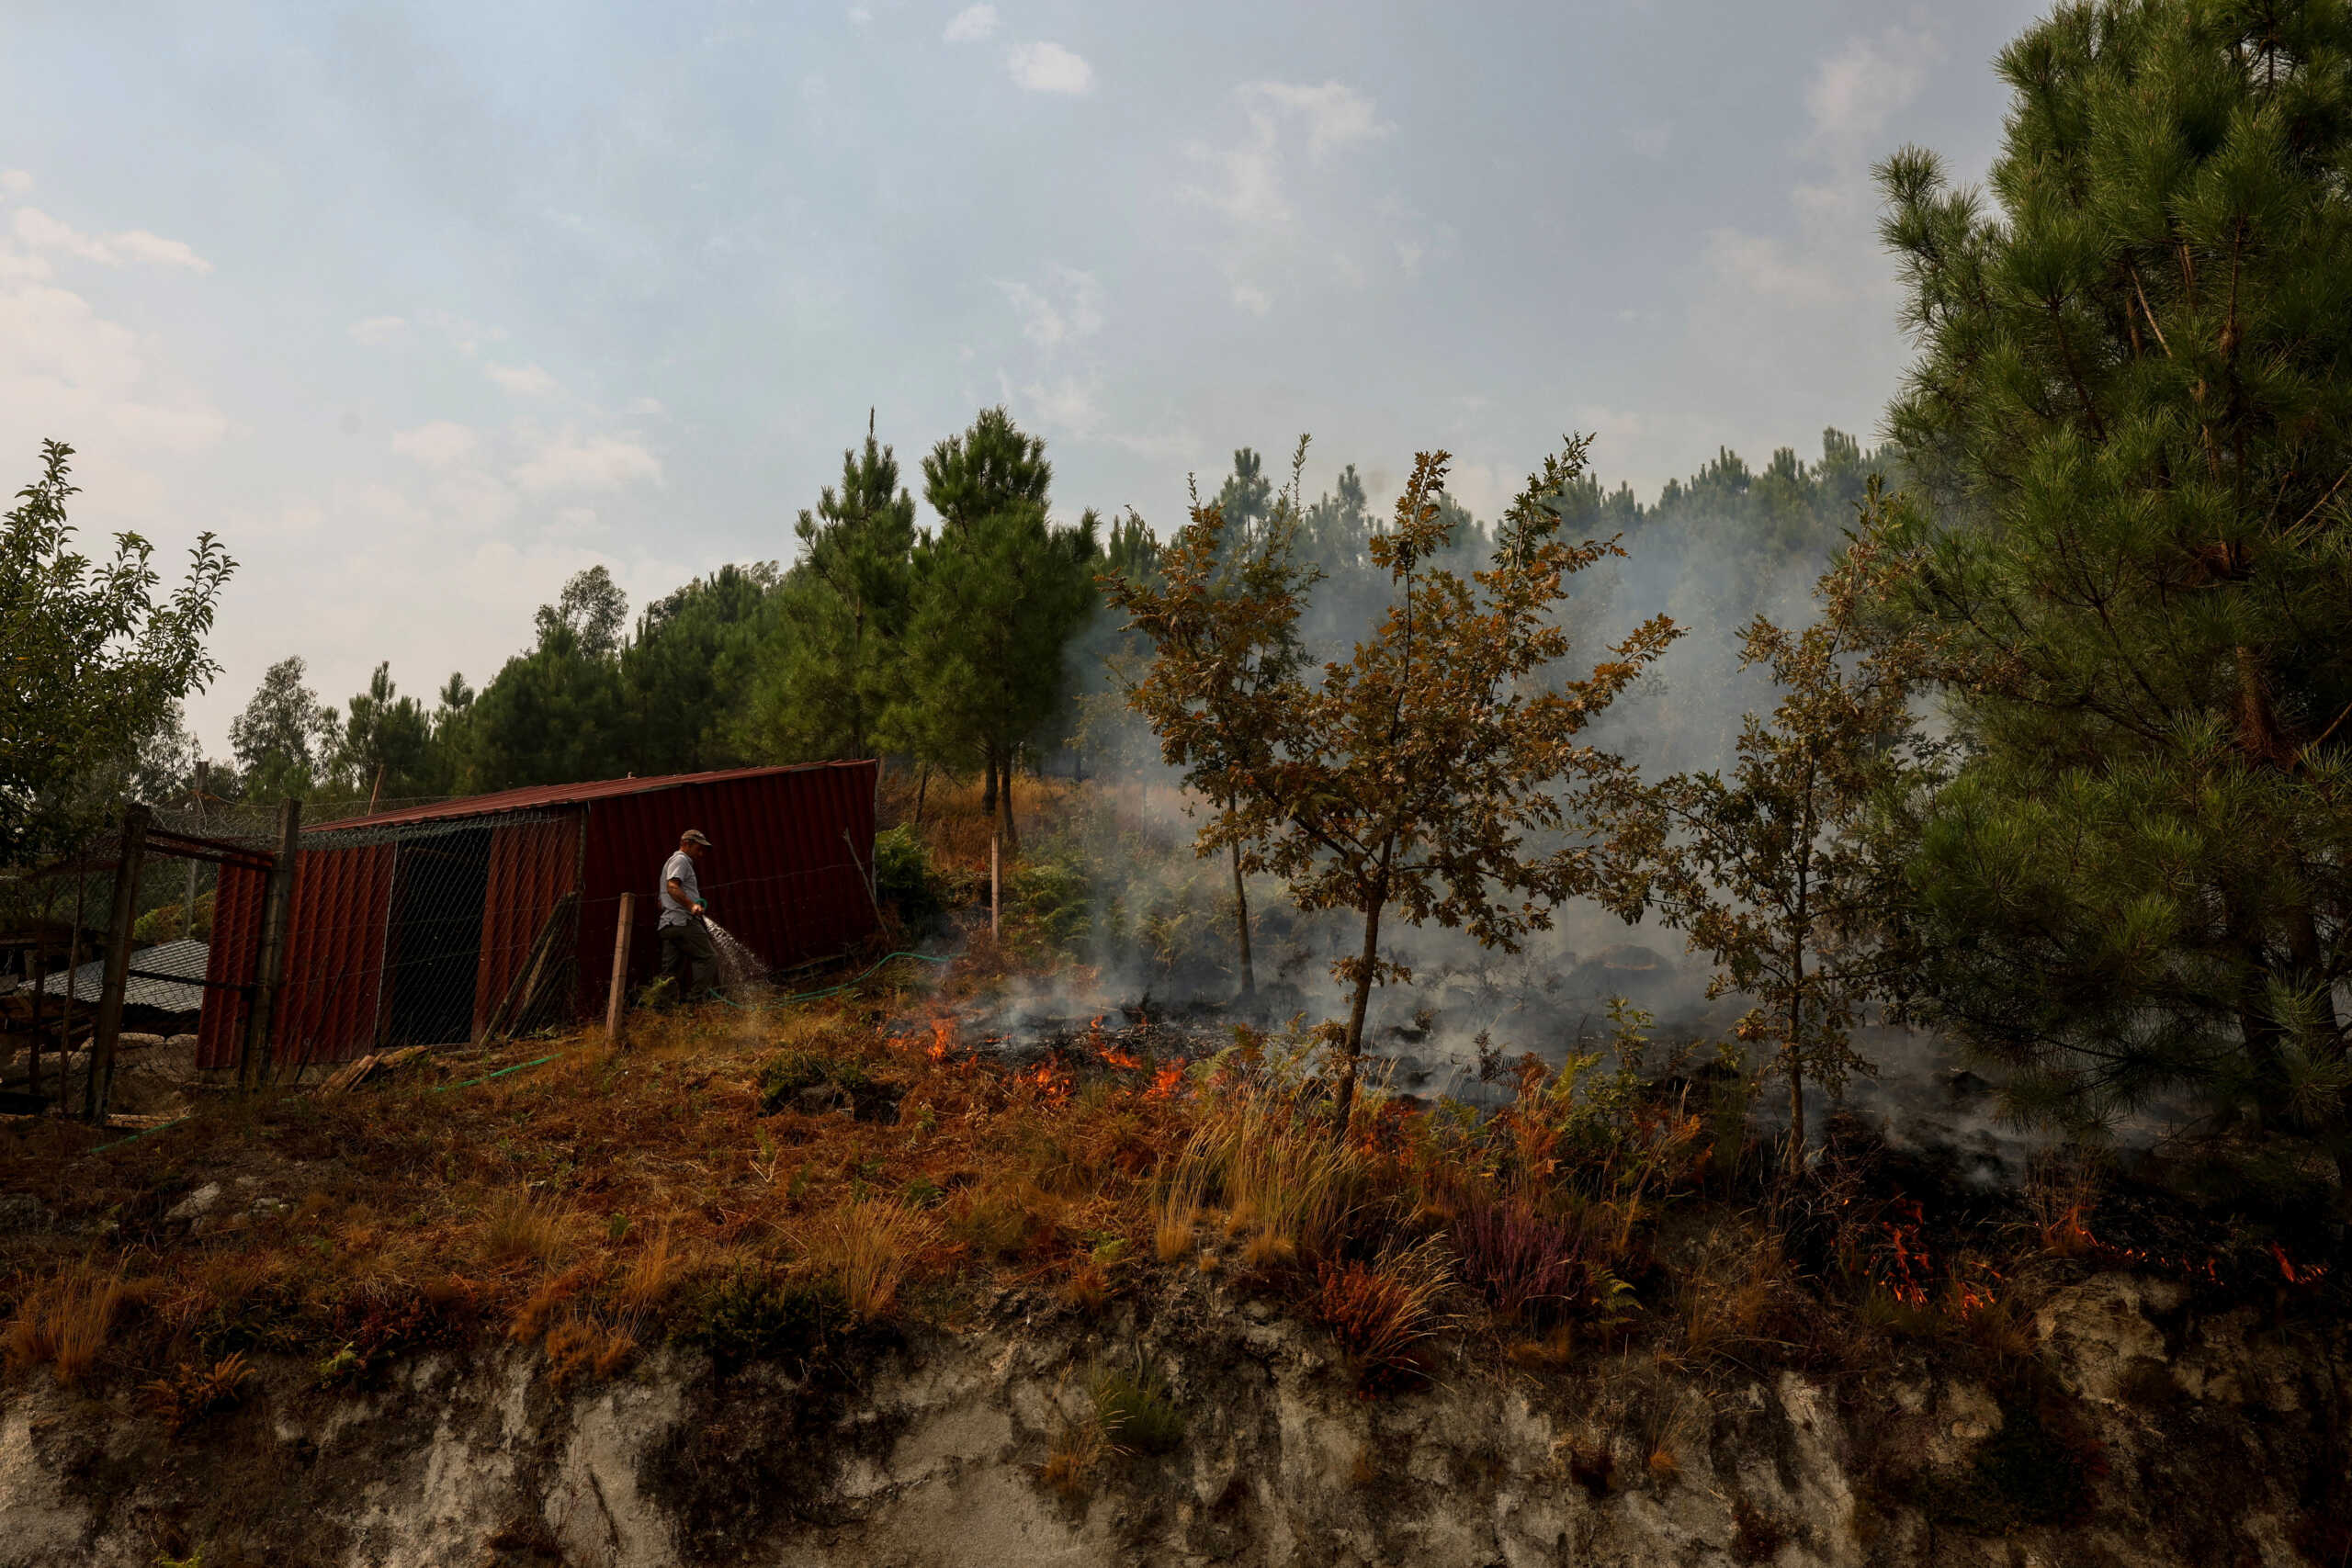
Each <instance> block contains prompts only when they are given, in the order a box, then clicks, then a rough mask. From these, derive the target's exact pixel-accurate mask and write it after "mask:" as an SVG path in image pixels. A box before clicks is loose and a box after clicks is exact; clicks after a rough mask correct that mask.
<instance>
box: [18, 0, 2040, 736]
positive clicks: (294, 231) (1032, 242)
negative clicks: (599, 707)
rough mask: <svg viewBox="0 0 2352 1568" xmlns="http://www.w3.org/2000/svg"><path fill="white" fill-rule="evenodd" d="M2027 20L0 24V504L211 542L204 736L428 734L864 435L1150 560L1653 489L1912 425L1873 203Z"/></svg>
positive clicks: (335, 19) (1528, 17) (694, 7)
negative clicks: (588, 610) (67, 502)
mask: <svg viewBox="0 0 2352 1568" xmlns="http://www.w3.org/2000/svg"><path fill="white" fill-rule="evenodd" d="M2040 9H2041V7H2040V6H2029V5H2025V4H2016V3H2012V0H1972V4H1970V5H1967V6H1935V7H1927V6H1907V5H1871V4H1861V3H1859V0H1589V3H1576V4H1571V3H1564V0H1548V3H1543V4H1528V5H1502V4H1493V5H1480V4H1469V3H1465V0H1455V3H1453V4H1447V5H1425V6H1402V5H1370V4H1351V5H1342V4H1338V3H1329V4H1266V3H1264V0H1257V3H1253V4H1239V5H1237V4H1228V3H1227V0H1192V3H1191V4H1187V5H1183V6H1141V5H1125V6H1080V5H1077V4H1068V3H1047V4H1027V3H1023V0H1001V3H997V4H973V5H965V4H961V3H960V0H946V3H944V4H929V3H923V0H851V3H842V0H831V3H827V4H808V5H800V4H759V3H754V0H662V3H660V4H642V5H640V4H602V5H592V4H584V3H581V0H567V3H565V4H560V5H559V4H553V3H529V0H523V3H508V4H502V5H497V6H485V5H482V4H481V3H480V0H471V3H468V4H454V3H452V4H442V3H419V4H411V5H405V6H354V5H342V4H334V3H330V0H285V3H257V0H200V3H189V4H184V5H156V4H141V3H139V0H100V3H93V0H64V3H58V4H51V3H49V0H0V480H5V481H6V489H7V490H10V491H13V490H15V489H16V488H17V486H18V485H20V484H22V483H24V482H26V481H27V480H29V479H31V478H32V477H33V474H34V472H35V471H36V469H35V465H36V462H37V458H38V452H39V445H40V441H41V440H42V439H43V438H44V437H52V436H53V437H56V438H58V439H61V440H63V441H66V442H68V443H70V444H71V445H72V446H74V447H75V448H76V454H77V455H76V457H75V459H74V464H75V477H76V479H77V481H78V482H79V483H80V484H81V485H82V487H83V493H82V494H81V495H80V496H78V497H76V498H75V502H74V511H73V516H74V521H75V523H76V524H77V525H79V526H80V527H81V528H82V529H83V530H84V547H85V549H94V548H96V547H99V546H101V545H102V544H103V541H104V536H106V535H107V534H110V533H113V532H115V531H118V530H123V529H133V530H136V531H138V532H139V533H140V534H141V536H144V537H146V538H148V539H149V540H151V541H153V544H154V545H155V547H156V548H157V554H158V561H159V564H160V565H161V566H162V567H163V568H164V571H165V573H166V577H167V581H168V578H169V574H170V573H171V572H172V571H174V570H176V568H177V566H178V564H179V562H180V561H181V560H182V559H183V558H184V557H185V552H186V550H187V547H188V546H189V545H190V544H191V543H192V541H193V540H194V538H195V537H196V536H197V535H198V532H199V531H203V530H209V531H211V532H213V533H215V534H217V535H219V536H220V538H221V539H222V540H223V541H224V542H225V544H226V545H227V547H228V548H229V550H230V552H231V554H232V556H234V557H235V558H236V559H237V561H238V562H239V566H238V569H237V571H236V574H235V576H234V578H233V579H232V582H231V585H230V587H229V588H228V590H227V592H226V594H225V595H224V597H223V599H222V602H221V605H220V620H219V624H218V626H217V629H216V635H215V637H214V651H215V654H216V657H217V658H218V659H219V660H220V663H221V664H222V666H223V672H222V674H221V676H220V679H219V681H218V682H216V683H215V684H214V686H213V687H212V688H211V689H210V690H209V691H208V692H206V693H205V694H201V695H199V696H198V697H196V698H194V699H192V700H191V702H190V704H189V710H188V717H189V722H190V726H191V728H194V729H195V730H196V731H197V733H198V737H199V738H200V739H202V740H203V741H204V742H205V743H206V745H207V747H208V749H209V750H211V751H213V752H214V754H216V755H225V754H226V750H227V746H226V735H227V728H228V721H229V718H230V717H231V716H232V715H233V714H234V713H235V712H236V711H237V710H238V709H239V708H240V707H242V706H243V703H244V701H245V699H246V697H247V696H248V695H249V694H251V692H252V690H253V688H254V684H255V683H256V682H258V680H259V678H260V676H261V673H262V671H263V670H264V669H265V668H266V666H267V665H268V664H270V663H271V662H272V661H274V660H278V659H282V658H284V657H286V656H287V655H288V654H296V653H299V654H300V655H301V656H302V657H303V658H304V659H305V660H308V662H309V666H310V670H311V678H312V681H313V683H314V684H315V685H316V686H317V687H318V689H319V691H320V693H321V694H322V696H323V697H325V698H326V699H327V700H328V701H330V702H335V703H340V702H342V701H343V700H344V699H345V698H346V697H347V696H348V695H349V694H351V693H353V692H356V691H358V690H361V689H363V688H364V687H365V685H366V682H367V679H368V672H369V671H371V670H372V669H373V668H374V667H375V665H376V664H377V663H378V661H379V660H390V663H391V671H392V676H393V678H394V680H395V681H396V682H398V683H399V684H400V686H401V689H402V690H403V691H409V692H413V693H415V694H418V695H420V696H429V694H431V692H432V691H433V690H435V688H437V687H438V686H439V685H440V684H441V682H443V681H445V680H446V679H447V676H448V675H449V674H450V672H451V671H462V672H463V673H464V674H465V675H466V676H467V678H468V679H469V681H471V682H473V683H474V684H476V685H477V686H478V685H480V684H481V682H483V681H484V680H486V679H487V678H488V677H490V676H491V675H492V674H494V673H495V672H496V671H497V668H498V666H499V664H500V663H501V662H502V661H503V660H504V659H505V658H507V657H508V656H510V655H511V654H513V653H515V652H516V651H518V650H520V649H522V648H523V647H524V646H525V645H526V643H528V641H529V640H530V637H531V612H532V610H533V609H534V608H535V607H536V606H537V605H538V604H544V603H547V602H548V601H551V600H552V599H553V598H554V597H555V595H556V593H557V592H558V590H559V589H560V586H561V584H562V582H563V581H564V580H565V579H566V578H567V577H568V576H570V575H571V573H572V572H574V571H577V570H581V569H582V568H583V567H586V566H589V565H593V564H596V563H599V562H601V563H603V564H605V566H607V567H608V568H609V569H610V570H611V571H612V572H613V574H614V576H615V578H616V580H617V581H619V582H620V583H621V584H622V585H623V586H624V587H625V588H626V589H627V590H628V592H629V594H630V598H631V604H632V608H633V609H634V608H635V607H638V606H641V605H642V604H644V603H645V602H646V600H647V599H649V598H650V597H653V596H657V595H659V594H661V593H663V592H667V591H669V590H670V589H672V588H673V587H675V586H677V585H678V584H680V583H682V582H684V581H687V580H689V579H691V578H693V577H695V576H696V575H699V574H703V573H707V572H708V571H710V570H713V569H714V568H716V567H718V565H720V564H722V563H724V562H727V561H730V560H734V561H742V560H759V559H782V560H788V559H789V558H790V557H791V555H792V553H793V550H794V548H795V540H794V537H793V534H792V524H793V520H794V518H795V516H796V515H797V513H798V511H799V510H800V509H801V508H803V507H806V506H809V505H812V504H813V503H814V502H815V501H816V499H817V496H818V493H819V491H820V490H821V489H822V488H823V487H824V486H825V485H827V484H829V483H831V482H833V481H834V480H835V479H837V478H838V476H839V473H840V467H841V454H842V448H843V447H845V446H849V445H850V444H852V443H853V442H854V441H856V440H858V439H859V438H861V437H862V436H863V434H864V433H865V423H866V419H867V413H868V410H869V409H870V410H872V411H873V418H874V421H875V429H876V434H878V435H879V436H880V437H881V439H882V440H884V441H885V442H887V443H889V444H891V445H893V446H896V447H897V449H898V452H899V457H900V460H901V463H902V465H903V467H904V468H905V471H906V479H907V481H908V483H909V484H910V486H911V487H913V488H915V489H916V490H917V491H918V493H919V492H920V488H921V479H920V474H919V471H918V468H917V459H918V458H919V457H920V455H921V454H922V453H923V452H926V451H928V450H929V449H930V447H931V446H932V445H933V443H934V442H935V441H937V440H938V439H940V438H941V437H942V436H944V435H946V434H950V433H952V432H954V431H956V430H957V429H960V428H961V427H962V426H963V425H965V424H966V423H968V422H969V421H970V419H971V417H972V415H973V413H974V412H976V411H978V409H980V408H982V407H984V406H987V405H989V404H992V403H998V402H1001V403H1003V404H1005V405H1006V406H1007V407H1008V408H1009V409H1010V410H1011V412H1012V415H1013V417H1014V419H1015V420H1016V421H1017V422H1018V423H1020V424H1021V425H1022V426H1023V428H1025V429H1028V430H1031V431H1033V432H1035V433H1036V434H1042V435H1044V436H1045V437H1046V443H1047V454H1048V456H1049V457H1051V458H1052V460H1053V462H1054V465H1055V484H1054V498H1055V504H1056V510H1057V513H1059V514H1061V515H1062V516H1064V517H1065V518H1074V517H1075V516H1076V515H1077V513H1079V511H1080V509H1082V508H1084V507H1088V506H1093V507H1097V508H1100V509H1102V510H1103V511H1104V512H1106V513H1110V512H1118V511H1124V510H1125V509H1126V508H1128V507H1133V508H1135V509H1136V511H1137V512H1138V513H1141V515H1142V516H1143V517H1144V518H1145V519H1146V520H1147V521H1148V522H1149V523H1151V524H1153V525H1155V526H1156V527H1158V528H1159V530H1160V531H1161V532H1163V533H1165V532H1166V531H1167V530H1168V529H1169V528H1170V527H1172V526H1173V525H1175V524H1177V523H1179V522H1181V521H1182V515H1183V507H1184V498H1185V483H1186V479H1187V476H1188V475H1192V474H1197V475H1198V476H1199V478H1200V481H1201V483H1202V485H1203V487H1204V489H1214V488H1215V486H1216V484H1217V483H1218V482H1219V480H1220V479H1221V478H1222V476H1223V474H1224V472H1225V471H1226V469H1227V468H1228V467H1229V465H1230V459H1231V454H1232V451H1233V449H1234V448H1235V447H1237V446H1244V445H1249V446H1257V447H1259V448H1260V449H1261V450H1266V451H1272V452H1276V453H1285V454H1286V453H1287V451H1288V449H1289V447H1290V446H1291V444H1292V443H1293V442H1294V441H1295V439H1296V438H1297V436H1298V435H1299V434H1302V433H1310V434H1312V435H1313V436H1314V438H1315V441H1314V446H1313V447H1312V449H1311V450H1312V457H1311V460H1310V463H1309V466H1308V469H1307V473H1306V485H1307V489H1308V491H1309V493H1310V494H1312V493H1315V492H1316V491H1318V490H1319V489H1321V488H1322V487H1323V486H1325V485H1328V484H1329V481H1330V479H1331V477H1332V476H1333V474H1334V473H1335V472H1336V470H1337V468H1338V467H1339V465H1340V464H1342V463H1345V462H1354V463H1356V464H1357V465H1358V466H1359V467H1360V468H1361V469H1362V470H1363V473H1364V474H1365V476H1366V478H1367V479H1368V480H1369V481H1370V482H1371V484H1372V488H1373V491H1374V499H1375V502H1382V501H1385V499H1386V498H1385V495H1384V493H1383V492H1384V491H1385V490H1386V489H1387V488H1388V487H1391V486H1393V485H1394V484H1395V483H1396V481H1397V479H1399V478H1400V477H1401V476H1402V474H1403V473H1404V472H1405V470H1406V469H1407V468H1408V467H1409V464H1410V461H1411V457H1412V454H1413V453H1414V452H1416V451H1418V450H1422V449H1427V448H1435V447H1443V448H1445V449H1447V450H1449V451H1451V452H1453V454H1454V455H1455V468H1454V482H1453V489H1454V491H1455V493H1456V494H1457V495H1458V496H1459V497H1460V498H1461V499H1462V500H1464V502H1466V503H1467V504H1469V505H1470V506H1471V507H1472V508H1473V510H1474V511H1476V512H1478V513H1480V514H1482V515H1491V513H1493V512H1494V511H1495V510H1496V509H1497V508H1498V506H1499V504H1500V503H1502V502H1505V501H1507V500H1508V498H1509V497H1510V494H1511V493H1512V492H1513V491H1515V490H1516V489H1517V488H1518V484H1519V481H1520V479H1521V477H1522V476H1523V475H1524V474H1525V472H1526V471H1527V470H1528V469H1529V468H1532V467H1534V466H1535V465H1536V464H1537V463H1538V462H1539V461H1540V459H1541V458H1542V457H1543V455H1544V452H1545V451H1546V450H1548V449H1550V448H1551V447H1553V446H1555V445H1556V443H1557V441H1558V439H1559V437H1560V436H1561V435H1562V434H1563V433H1565V432H1568V431H1577V432H1590V433H1592V434H1594V435H1595V436H1596V437H1597V440H1596V445H1595V447H1594V467H1595V468H1596V470H1597V471H1598V472H1600V474H1601V475H1602V477H1603V478H1605V479H1608V480H1609V481H1611V483H1614V482H1615V481H1617V480H1619V479H1624V480H1628V481H1630V482H1631V483H1633V485H1634V488H1635V489H1636V491H1640V492H1641V493H1643V494H1644V495H1645V497H1647V496H1648V495H1650V494H1652V493H1654V492H1655V491H1656V489H1657V486H1658V485H1659V484H1660V483H1662V482H1663V481H1664V480H1666V479H1668V478H1670V477H1674V476H1678V475H1683V474H1687V473H1689V472H1690V471H1691V470H1692V469H1694V468H1697V467H1698V466H1699V465H1700V464H1702V462H1704V461H1706V460H1707V459H1709V458H1710V457H1713V455H1714V453H1715V451H1716V449H1717V447H1718V446H1731V447H1733V448H1734V449H1736V450H1737V451H1739V452H1740V453H1742V454H1743V455H1744V456H1746V457H1747V458H1748V459H1749V460H1750V461H1751V462H1753V463H1758V464H1760V463H1761V462H1763V461H1764V460H1765V459H1766V458H1767V457H1769V456H1770V452H1771V450H1772V449H1773V448H1774V447H1777V446H1793V447H1795V448H1796V449H1797V450H1798V452H1799V454H1800V455H1801V456H1813V455H1817V453H1818V451H1819V440H1820V432H1821V430H1822V428H1823V427H1824V426H1825V425H1833V424H1834V425H1836V426H1838V427H1839V428H1841V429H1844V430H1847V431H1850V432H1854V433H1856V434H1863V435H1866V436H1867V435H1869V434H1871V433H1873V432H1874V431H1875V430H1876V429H1877V427H1878V422H1879V417H1880V411H1881V409H1882V408H1883V405H1884V403H1885V401H1886V400H1887V398H1888V396H1889V394H1890V393H1891V392H1892V391H1893V390H1894V388H1895V386H1896V383H1897V381H1898V379H1899V378H1900V375H1901V372H1902V368H1903V365H1904V362H1905V344H1904V341H1903V338H1902V335H1901V333H1900V332H1899V330H1898V328H1897V323H1896V307H1897V303H1898V299H1897V294H1896V290H1895V286H1894V276H1893V271H1892V268H1891V266H1890V265H1889V263H1888V261H1887V259H1886V258H1885V256H1884V255H1883V253H1882V251H1881V249H1880V246H1879V243H1878V241H1877V238H1876V233H1875V224H1876V220H1877V208H1876V198H1875V194H1874V192H1873V190H1872V188H1871V183H1870V173H1869V171H1870V166H1871V163H1872V162H1873V161H1874V160H1876V159H1878V158H1881V157H1883V156H1884V155H1885V154H1886V153H1887V152H1891V151H1892V150H1894V148H1895V147H1897V146H1900V145H1902V144H1903V143H1905V142H1918V143H1921V144H1924V145H1927V146H1929V147H1932V148H1934V149H1936V150H1937V151H1939V152H1941V153H1943V154H1944V155H1945V156H1946V158H1947V159H1948V161H1949V162H1950V163H1951V166H1952V168H1953V169H1954V171H1955V173H1956V174H1958V175H1961V176H1962V177H1963V178H1974V177H1977V176H1979V175H1981V174H1982V172H1983V170H1984V168H1985V165H1986V164H1987V162H1988V161H1989V159H1990V157H1991V154H1992V152H1993V149H1994V145H1995V142H1996V138H1997V136H1998V134H1999V130H2000V123H2001V117H2002V113H2003V109H2004V106H2005V94H2004V93H2003V91H2002V89H2001V87H2000V85H1999V84H1998V83H1997V81H1996V79H1995V77H1994V75H1993V73H1992V71H1991V67H1990V61H1991V59H1992V57H1993V55H1994V54H1995V52H1996V51H1997V50H1998V49H1999V48H2000V46H2001V44H2002V43H2003V42H2004V41H2005V40H2006V39H2008V38H2009V37H2011V36H2013V35H2014V34H2015V33H2016V32H2017V31H2018V30H2019V28H2022V27H2023V26H2025V25H2026V24H2027V23H2029V22H2030V20H2032V18H2033V17H2034V16H2035V15H2036V14H2037V13H2038V12H2039V11H2040Z"/></svg>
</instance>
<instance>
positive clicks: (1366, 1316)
mask: <svg viewBox="0 0 2352 1568" xmlns="http://www.w3.org/2000/svg"><path fill="white" fill-rule="evenodd" d="M1452 1283H1453V1276H1452V1273H1451V1271H1450V1270H1449V1269H1448V1267H1447V1258H1446V1254H1445V1251H1444V1247H1443V1244H1442V1242H1441V1241H1440V1240H1439V1239H1438V1238H1437V1237H1435V1236H1431V1237H1430V1238H1428V1239H1426V1240H1424V1241H1421V1242H1419V1243H1417V1244H1415V1245H1413V1246H1410V1247H1397V1248H1392V1249H1389V1250H1386V1251H1384V1252H1382V1253H1381V1254H1380V1256H1379V1257H1377V1258H1374V1259H1373V1260H1372V1261H1370V1262H1368V1263H1367V1262H1357V1261H1351V1262H1347V1263H1328V1262H1327V1263H1325V1264H1324V1265H1323V1267H1322V1269H1320V1271H1319V1274H1318V1278H1317V1292H1316V1298H1315V1305H1314V1313H1315V1317H1316V1319H1317V1322H1319V1323H1321V1324H1322V1325H1324V1326H1325V1327H1327V1328H1329V1330H1330V1331H1331V1334H1332V1337H1334V1338H1336V1339H1337V1340H1339V1342H1340V1348H1342V1349H1344V1350H1346V1351H1347V1353H1348V1357H1349V1359H1350V1360H1351V1361H1352V1362H1354V1364H1355V1366H1356V1370H1357V1375H1358V1376H1359V1377H1360V1378H1361V1379H1362V1380H1363V1382H1364V1383H1365V1384H1366V1385H1367V1386H1377V1385H1379V1384H1381V1383H1383V1382H1394V1381H1398V1380H1410V1379H1412V1378H1414V1377H1418V1376H1419V1375H1421V1374H1422V1373H1423V1372H1425V1371H1427V1369H1426V1367H1425V1366H1424V1364H1423V1360H1422V1353H1423V1349H1424V1348H1425V1346H1426V1345H1427V1342H1428V1341H1429V1340H1430V1339H1432V1338H1434V1337H1436V1336H1437V1333H1438V1331H1439V1330H1440V1329H1441V1328H1442V1326H1443V1325H1444V1322H1445V1319H1444V1315H1443V1314H1442V1311H1441V1310H1440V1303H1441V1302H1442V1299H1443V1297H1444V1295H1445V1292H1446V1289H1447V1287H1448V1286H1450V1285H1451V1284H1452Z"/></svg>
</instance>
